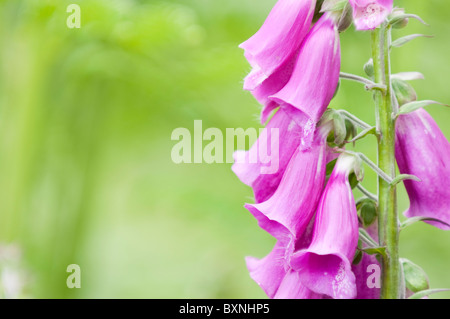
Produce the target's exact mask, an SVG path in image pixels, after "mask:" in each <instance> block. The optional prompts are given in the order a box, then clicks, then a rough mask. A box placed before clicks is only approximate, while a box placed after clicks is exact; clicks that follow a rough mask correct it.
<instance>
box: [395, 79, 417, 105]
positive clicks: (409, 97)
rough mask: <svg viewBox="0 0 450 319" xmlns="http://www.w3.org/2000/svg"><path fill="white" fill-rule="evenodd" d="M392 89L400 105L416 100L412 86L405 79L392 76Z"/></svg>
mask: <svg viewBox="0 0 450 319" xmlns="http://www.w3.org/2000/svg"><path fill="white" fill-rule="evenodd" d="M392 89H393V90H394V93H395V97H396V98H397V101H398V104H399V105H400V106H402V105H404V104H406V103H409V102H413V101H417V94H416V91H415V90H414V88H413V87H412V86H411V85H410V84H409V83H408V82H406V81H403V80H400V79H396V78H393V79H392Z"/></svg>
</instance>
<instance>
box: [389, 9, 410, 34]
mask: <svg viewBox="0 0 450 319" xmlns="http://www.w3.org/2000/svg"><path fill="white" fill-rule="evenodd" d="M403 14H405V9H401V8H395V9H394V10H393V11H392V13H391V14H390V15H389V17H388V18H389V20H392V19H395V18H396V17H398V16H400V15H403ZM408 22H409V19H408V18H404V19H400V20H399V21H397V22H396V23H394V24H393V25H392V27H393V28H394V29H403V28H404V27H406V26H407V25H408Z"/></svg>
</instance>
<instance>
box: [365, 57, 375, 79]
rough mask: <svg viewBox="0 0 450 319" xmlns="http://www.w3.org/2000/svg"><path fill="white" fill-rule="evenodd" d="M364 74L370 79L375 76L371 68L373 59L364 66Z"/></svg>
mask: <svg viewBox="0 0 450 319" xmlns="http://www.w3.org/2000/svg"><path fill="white" fill-rule="evenodd" d="M364 72H366V74H367V75H368V76H370V77H371V78H372V77H373V76H374V74H375V70H374V68H373V59H372V58H371V59H370V60H369V61H368V62H367V63H366V64H365V65H364Z"/></svg>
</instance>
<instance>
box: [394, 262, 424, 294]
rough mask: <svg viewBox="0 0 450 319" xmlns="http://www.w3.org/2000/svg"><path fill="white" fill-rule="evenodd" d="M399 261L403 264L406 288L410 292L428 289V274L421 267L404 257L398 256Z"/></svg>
mask: <svg viewBox="0 0 450 319" xmlns="http://www.w3.org/2000/svg"><path fill="white" fill-rule="evenodd" d="M400 262H401V263H402V266H403V274H404V277H405V283H406V288H408V289H409V290H411V291H412V292H419V291H423V290H427V289H430V283H429V280H428V276H427V274H426V273H425V271H424V270H423V269H422V268H421V267H419V266H417V265H416V264H415V263H413V262H412V261H410V260H408V259H406V258H400Z"/></svg>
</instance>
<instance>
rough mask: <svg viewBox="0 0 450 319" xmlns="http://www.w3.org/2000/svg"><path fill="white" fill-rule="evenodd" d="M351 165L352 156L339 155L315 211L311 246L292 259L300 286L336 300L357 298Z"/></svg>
mask: <svg viewBox="0 0 450 319" xmlns="http://www.w3.org/2000/svg"><path fill="white" fill-rule="evenodd" d="M353 165H354V157H352V156H349V155H345V154H342V155H341V156H339V158H338V161H337V163H336V166H335V168H334V170H333V173H332V175H331V177H330V179H329V181H328V183H327V186H326V188H325V190H324V192H323V194H322V197H321V199H320V203H319V206H318V208H317V214H316V221H315V225H314V232H313V238H312V242H311V245H310V246H309V247H308V248H307V249H304V250H300V251H298V252H296V253H295V254H294V255H293V257H292V258H291V267H292V268H293V269H294V270H296V271H298V273H299V276H300V281H301V282H302V284H303V285H305V286H306V287H307V288H309V289H310V290H312V291H314V292H316V293H319V294H326V295H328V296H330V297H332V298H335V299H349V298H355V297H356V283H355V280H356V279H355V275H354V274H353V272H352V269H351V262H352V260H353V257H354V254H355V251H356V247H357V244H358V216H357V212H356V206H355V201H354V198H353V194H352V190H351V187H350V183H349V180H348V176H349V173H350V172H351V169H352V167H353Z"/></svg>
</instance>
